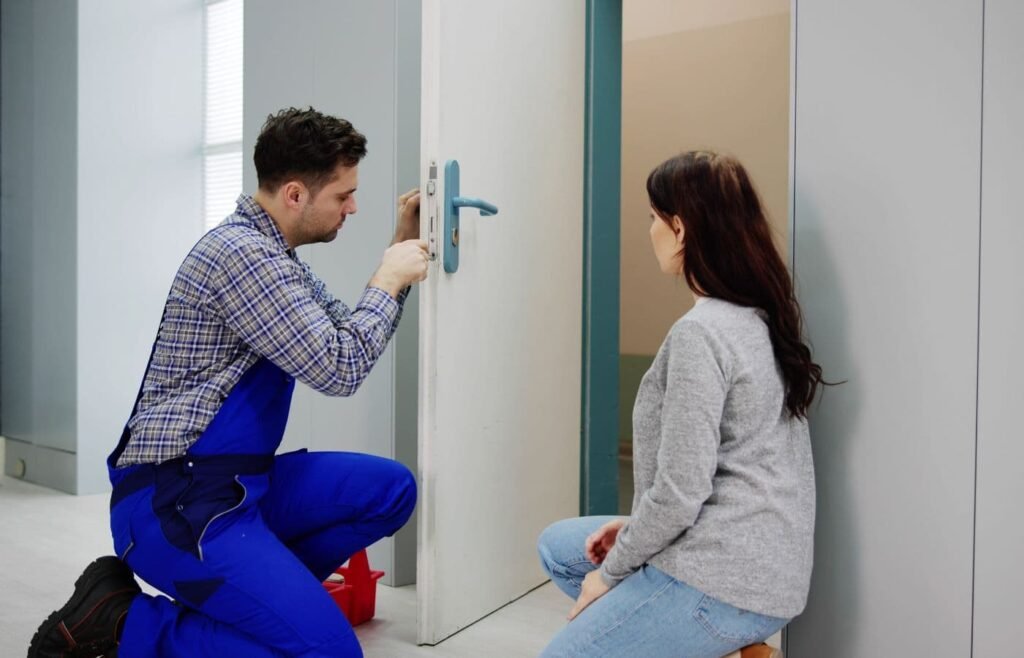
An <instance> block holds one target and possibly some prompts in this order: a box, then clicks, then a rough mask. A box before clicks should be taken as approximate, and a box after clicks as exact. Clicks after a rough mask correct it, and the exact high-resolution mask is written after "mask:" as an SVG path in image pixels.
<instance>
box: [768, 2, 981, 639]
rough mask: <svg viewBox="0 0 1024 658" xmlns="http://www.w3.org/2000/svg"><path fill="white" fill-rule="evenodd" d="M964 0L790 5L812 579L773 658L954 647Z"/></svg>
mask: <svg viewBox="0 0 1024 658" xmlns="http://www.w3.org/2000/svg"><path fill="white" fill-rule="evenodd" d="M981 17H982V8H981V2H980V1H978V0H957V1H955V2H944V3H932V2H927V1H925V0H915V1H911V2H903V3H888V2H882V1H881V0H870V1H866V2H858V3H835V2H825V1H824V0H800V2H799V3H798V4H797V19H796V22H797V35H796V48H797V54H796V107H795V111H796V119H795V126H796V128H795V129H796V134H795V164H794V176H795V180H794V231H795V233H794V247H795V253H794V262H795V272H796V277H797V279H798V286H799V296H800V299H801V302H802V304H803V308H804V312H805V315H806V321H807V326H808V330H809V334H810V337H811V339H812V342H813V344H814V347H815V348H816V349H815V356H816V357H817V360H818V361H819V362H820V363H822V365H823V366H824V368H825V373H826V376H827V377H828V378H831V379H832V380H839V379H847V380H849V382H848V383H847V384H845V385H843V386H841V387H838V388H835V389H831V390H829V391H827V392H826V395H825V398H824V400H823V402H822V403H821V405H820V407H817V408H815V409H814V412H813V414H812V439H813V442H814V450H815V459H816V463H817V475H818V486H819V496H818V504H819V509H818V531H817V546H816V551H815V573H814V578H813V583H812V588H811V597H810V602H809V604H808V609H807V611H806V612H805V613H804V615H803V616H802V617H800V618H799V619H797V620H796V621H795V622H794V623H793V624H792V626H791V628H790V631H789V635H788V645H789V652H788V653H787V656H790V657H791V658H820V657H821V656H824V655H828V656H830V657H831V658H864V657H865V656H901V655H906V656H931V657H935V658H945V657H948V658H954V657H957V658H962V657H963V656H967V655H969V653H970V634H971V621H970V620H971V588H972V573H971V558H972V523H973V494H974V445H975V393H976V386H975V384H976V344H977V317H976V310H977V299H978V288H977V280H978V279H977V276H978V254H977V251H978V239H979V235H978V213H979V210H978V206H979V195H980V190H979V167H980V147H981V144H980V131H979V126H980V121H981V116H980V94H981V35H982V32H981V29H982V26H981Z"/></svg>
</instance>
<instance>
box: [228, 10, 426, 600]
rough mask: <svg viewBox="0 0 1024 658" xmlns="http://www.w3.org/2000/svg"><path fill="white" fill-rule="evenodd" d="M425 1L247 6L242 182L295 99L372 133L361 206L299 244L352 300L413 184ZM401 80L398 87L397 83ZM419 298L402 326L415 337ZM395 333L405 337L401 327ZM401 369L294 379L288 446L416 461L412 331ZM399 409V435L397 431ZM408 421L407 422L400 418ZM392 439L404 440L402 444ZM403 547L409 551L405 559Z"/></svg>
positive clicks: (386, 546)
mask: <svg viewBox="0 0 1024 658" xmlns="http://www.w3.org/2000/svg"><path fill="white" fill-rule="evenodd" d="M418 81H419V2H418V0H388V1H384V2H373V3H366V2H360V1H358V0H347V1H338V0H301V1H299V2H294V3H289V4H287V5H286V4H283V3H280V2H276V1H275V0H247V2H246V6H245V92H244V94H245V99H244V107H245V110H244V121H243V146H242V150H243V154H244V158H245V174H244V183H245V185H244V186H245V189H246V191H248V192H250V193H251V192H253V191H254V190H255V189H256V172H255V168H254V167H253V164H252V151H253V146H254V145H255V141H256V137H257V136H258V134H259V130H260V127H261V126H262V124H263V122H264V121H265V119H266V117H267V115H268V114H271V113H273V112H276V111H277V110H279V109H281V108H284V107H289V106H295V107H305V106H308V105H312V106H313V107H314V108H316V109H317V110H319V111H321V112H324V113H327V114H333V115H337V116H340V117H343V118H345V119H348V120H349V121H351V122H352V124H353V125H354V126H355V127H356V129H357V130H359V131H360V132H362V133H363V134H364V135H366V137H367V148H368V151H369V153H368V155H367V157H366V158H365V159H364V160H363V161H362V163H360V165H359V191H358V192H357V194H356V199H357V202H358V208H359V210H358V212H357V213H356V214H355V215H354V216H353V217H352V218H351V219H350V220H349V221H347V222H346V223H345V228H344V229H343V230H342V232H341V233H340V234H339V235H338V238H337V239H336V240H335V241H334V242H332V243H330V244H326V245H315V246H309V247H302V248H300V249H299V254H300V256H301V258H303V260H305V261H306V262H307V263H309V265H310V266H311V267H312V268H313V271H314V272H316V273H317V275H318V276H319V277H320V278H322V279H323V280H324V282H325V283H326V284H327V286H328V289H329V290H330V291H331V292H332V294H334V296H335V297H338V298H340V299H342V300H344V301H345V302H346V303H348V304H349V305H352V306H354V305H355V303H356V301H357V300H358V298H359V295H360V294H361V293H362V291H363V290H364V288H365V286H366V283H367V281H368V280H369V278H370V276H371V275H372V274H373V272H374V270H375V269H376V267H377V266H378V265H379V263H380V258H381V256H382V254H383V252H384V249H385V248H386V247H387V246H388V245H389V244H390V241H391V238H392V237H393V235H394V226H395V223H394V222H395V206H396V198H397V194H398V192H399V190H401V191H405V190H406V189H408V188H411V187H415V186H416V185H418V180H417V178H418V173H417V172H418V158H419V111H418V109H419V102H420V99H419V92H418ZM400 82H401V86H399V83H400ZM415 323H416V307H415V300H412V302H411V303H410V304H409V305H408V306H407V308H406V312H405V315H404V316H403V320H402V325H401V327H402V331H403V332H405V333H406V334H408V332H409V331H410V330H411V331H412V332H413V335H415ZM398 342H400V343H403V341H402V340H401V337H399V339H398ZM404 345H405V346H406V350H405V351H404V352H403V355H404V356H405V358H402V359H401V360H400V361H401V363H403V364H405V366H404V367H403V369H402V372H401V373H399V374H398V375H396V366H397V364H398V360H396V350H395V347H396V345H395V344H392V345H391V346H390V347H389V348H388V350H387V351H386V352H385V353H384V355H383V356H382V357H381V359H380V361H379V362H378V363H377V365H376V367H375V368H374V370H373V372H372V373H371V374H370V376H369V377H368V378H367V380H366V382H365V383H364V384H363V386H362V388H361V389H360V390H359V392H358V393H357V394H356V395H355V396H353V397H351V398H330V397H326V396H324V395H321V394H319V393H316V392H314V391H312V390H310V389H309V388H308V387H306V386H304V385H301V384H300V385H299V386H297V387H296V392H295V397H294V400H293V402H292V410H291V417H290V419H289V423H288V430H287V433H286V435H285V445H284V447H283V448H282V450H288V449H295V448H299V447H308V448H311V449H316V450H351V451H358V452H366V453H372V454H377V455H382V456H385V457H401V458H403V460H404V461H405V462H406V464H407V465H409V466H410V467H411V468H413V470H415V442H416V436H415V425H414V424H413V425H412V427H411V431H410V424H409V421H408V419H409V418H410V417H412V418H414V417H415V407H413V409H412V410H411V416H410V410H409V409H408V405H409V404H415V395H408V394H407V395H405V396H403V400H404V408H402V407H401V406H400V408H399V409H398V410H397V415H396V386H397V385H398V378H399V377H400V378H401V381H402V382H403V383H408V382H409V381H411V382H413V385H415V381H416V373H415V370H411V371H409V370H407V368H408V367H409V366H410V365H413V364H415V361H416V359H415V340H412V341H404ZM396 418H397V419H399V422H400V423H401V427H402V428H403V434H401V435H399V434H396ZM402 419H404V420H402ZM396 439H397V440H399V441H400V445H399V444H396ZM397 537H398V539H397V540H396V541H399V542H404V543H401V546H402V547H403V548H402V549H401V550H402V552H401V556H399V557H396V547H395V543H394V542H393V541H392V540H384V541H382V542H381V543H380V544H378V545H377V546H375V547H374V548H373V549H372V550H371V552H370V559H371V561H372V562H373V563H374V564H375V565H377V566H378V567H379V568H382V569H384V570H385V571H386V572H387V577H386V578H387V581H386V582H388V583H404V582H411V581H412V579H413V572H412V569H413V568H414V566H415V544H414V537H415V533H414V532H413V528H412V527H411V524H410V525H408V526H406V528H405V529H404V530H403V531H401V533H400V534H399V535H398V536H397ZM402 556H404V557H402Z"/></svg>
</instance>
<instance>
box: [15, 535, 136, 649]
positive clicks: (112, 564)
mask: <svg viewBox="0 0 1024 658" xmlns="http://www.w3.org/2000/svg"><path fill="white" fill-rule="evenodd" d="M108 576H127V577H128V578H130V579H132V582H134V580H135V575H134V574H133V573H132V570H131V569H129V568H128V566H127V565H125V564H124V562H121V560H119V559H117V558H116V557H114V556H112V555H107V556H105V557H101V558H98V559H96V560H93V562H92V563H91V564H90V565H89V566H87V567H86V568H85V571H83V572H82V575H81V576H79V577H78V580H76V581H75V589H74V592H73V593H72V594H71V599H69V600H68V602H67V603H65V604H64V606H63V607H62V608H61V609H60V610H55V611H53V612H52V613H51V614H50V616H49V617H47V618H46V621H44V622H43V623H42V624H41V625H40V626H39V630H37V631H36V634H35V635H33V636H32V642H31V643H29V645H28V658H46V657H45V656H44V655H43V654H42V653H41V652H42V650H43V649H42V647H41V646H40V645H41V644H42V642H43V640H44V639H45V638H46V636H48V635H49V634H50V633H51V632H52V631H57V627H58V626H59V625H60V621H61V619H62V618H63V617H64V615H66V614H67V612H68V611H69V610H72V609H74V608H75V607H76V606H78V605H80V604H81V603H82V599H84V598H85V597H86V596H88V595H89V592H91V591H92V588H93V587H95V586H96V585H97V583H99V582H100V581H101V580H103V579H104V578H106V577H108ZM57 632H58V633H59V632H60V631H57ZM61 655H63V652H62V654H61Z"/></svg>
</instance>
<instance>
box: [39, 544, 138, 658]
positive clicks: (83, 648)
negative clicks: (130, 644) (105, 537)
mask: <svg viewBox="0 0 1024 658" xmlns="http://www.w3.org/2000/svg"><path fill="white" fill-rule="evenodd" d="M140 591H142V590H140V589H139V585H138V583H136V582H135V576H133V575H132V570H131V569H129V568H128V567H127V566H126V565H125V563H124V562H122V561H121V560H119V559H117V558H116V557H113V556H107V557H101V558H99V559H98V560H96V561H95V562H93V563H92V564H90V565H89V566H87V567H86V568H85V571H84V572H83V573H82V575H81V576H79V578H78V580H77V581H76V582H75V592H74V594H72V595H71V599H70V600H69V601H68V602H67V603H66V604H64V607H63V608H61V609H60V610H57V611H56V612H54V613H53V614H52V615H50V616H49V617H47V618H46V621H44V622H43V624H42V625H41V626H40V627H39V630H38V631H36V634H35V635H34V636H33V637H32V643H31V644H30V645H29V647H28V658H50V657H51V656H52V657H54V658H58V657H60V658H63V657H64V656H81V657H88V658H95V657H96V656H104V655H107V656H114V655H116V651H117V642H118V639H119V637H120V634H121V628H122V627H123V626H124V618H125V616H126V615H127V614H128V606H130V605H131V603H132V600H133V599H134V598H135V595H136V594H138V593H139V592H140Z"/></svg>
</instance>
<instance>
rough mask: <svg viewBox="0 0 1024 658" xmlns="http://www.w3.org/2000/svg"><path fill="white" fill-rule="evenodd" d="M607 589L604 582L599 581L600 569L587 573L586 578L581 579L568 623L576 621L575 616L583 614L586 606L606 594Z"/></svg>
mask: <svg viewBox="0 0 1024 658" xmlns="http://www.w3.org/2000/svg"><path fill="white" fill-rule="evenodd" d="M609 589H611V588H610V587H608V586H607V585H605V584H604V580H602V579H601V570H600V569H594V570H593V571H591V572H590V573H588V574H587V577H586V578H584V579H583V587H582V588H581V589H580V596H579V598H578V599H576V605H574V606H573V608H572V610H570V611H569V621H572V620H573V619H576V615H578V614H580V613H581V612H583V610H584V609H585V608H586V607H587V606H588V605H590V604H591V603H593V602H594V601H596V600H598V599H599V598H601V597H602V596H604V595H605V594H607V593H608V590H609Z"/></svg>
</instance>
